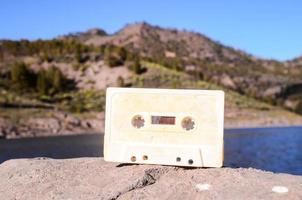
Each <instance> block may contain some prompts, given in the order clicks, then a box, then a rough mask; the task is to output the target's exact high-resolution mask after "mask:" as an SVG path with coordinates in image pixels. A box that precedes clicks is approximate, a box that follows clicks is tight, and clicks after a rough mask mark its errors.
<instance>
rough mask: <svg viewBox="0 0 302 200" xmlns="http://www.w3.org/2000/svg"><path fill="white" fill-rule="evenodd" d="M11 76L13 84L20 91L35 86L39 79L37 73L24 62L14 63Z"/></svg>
mask: <svg viewBox="0 0 302 200" xmlns="http://www.w3.org/2000/svg"><path fill="white" fill-rule="evenodd" d="M10 78H11V83H12V85H13V86H14V87H15V88H16V89H18V90H20V91H21V90H26V89H28V88H32V87H34V85H35V83H36V79H37V77H36V75H35V74H34V73H33V72H32V71H31V70H30V69H29V68H28V66H27V65H26V64H25V63H22V62H17V63H14V64H13V65H12V67H11V74H10Z"/></svg>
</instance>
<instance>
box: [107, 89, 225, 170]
mask: <svg viewBox="0 0 302 200" xmlns="http://www.w3.org/2000/svg"><path fill="white" fill-rule="evenodd" d="M223 117H224V92H223V91H217V90H216V91H215V90H182V89H181V90H176V89H138V88H137V89H136V88H108V89H107V92H106V122H105V140H104V159H105V160H106V161H112V162H122V163H146V164H162V165H178V166H193V167H221V166H222V164H223Z"/></svg>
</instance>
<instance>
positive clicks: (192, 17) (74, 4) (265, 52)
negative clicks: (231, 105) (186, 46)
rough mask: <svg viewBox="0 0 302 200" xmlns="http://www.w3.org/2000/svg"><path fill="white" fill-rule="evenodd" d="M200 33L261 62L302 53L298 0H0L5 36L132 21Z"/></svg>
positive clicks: (111, 27) (46, 34) (109, 27)
mask: <svg viewBox="0 0 302 200" xmlns="http://www.w3.org/2000/svg"><path fill="white" fill-rule="evenodd" d="M138 21H146V22H148V23H151V24H153V25H159V26H162V27H172V28H180V29H182V28H184V29H186V30H193V31H197V32H201V33H203V34H205V35H207V36H209V37H210V38H212V39H214V40H217V41H220V42H221V43H223V44H226V45H229V46H232V47H235V48H237V49H241V50H244V51H246V52H248V53H251V54H253V55H256V56H259V57H262V58H274V59H278V60H286V59H292V58H294V57H296V56H299V55H302V38H301V36H302V1H299V0H286V1H285V0H283V1H281V0H280V1H278V0H253V1H251V0H250V1H248V0H229V1H222V0H220V1H218V0H217V1H215V0H199V1H198V0H185V1H180V0H179V1H176V0H174V1H170V0H152V1H144V0H128V1H125V0H124V1H121V0H120V1H117V0H107V1H102V0H98V1H97V0H81V1H80V0H52V1H50V0H24V1H22V0H19V1H17V0H1V2H0V38H6V39H20V38H27V39H38V38H42V39H44V38H46V39H49V38H53V37H56V36H58V35H62V34H66V33H70V32H76V31H84V30H86V29H89V28H92V27H100V28H102V29H104V30H106V31H107V32H109V33H114V32H115V31H118V30H119V29H121V28H122V27H123V26H124V25H125V24H127V23H133V22H138Z"/></svg>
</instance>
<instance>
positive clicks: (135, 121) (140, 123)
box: [131, 115, 145, 128]
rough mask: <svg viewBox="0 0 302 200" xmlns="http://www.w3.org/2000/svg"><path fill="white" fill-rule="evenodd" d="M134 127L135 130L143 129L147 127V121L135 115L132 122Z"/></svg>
mask: <svg viewBox="0 0 302 200" xmlns="http://www.w3.org/2000/svg"><path fill="white" fill-rule="evenodd" d="M131 124H132V126H134V127H135V128H141V127H143V126H144V125H145V120H144V118H143V116H141V115H135V116H134V117H133V118H132V121H131Z"/></svg>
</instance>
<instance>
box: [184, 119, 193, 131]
mask: <svg viewBox="0 0 302 200" xmlns="http://www.w3.org/2000/svg"><path fill="white" fill-rule="evenodd" d="M181 126H182V128H183V129H185V130H186V131H189V130H192V129H193V128H194V127H195V122H194V120H193V119H192V118H191V117H185V118H183V120H182V121H181Z"/></svg>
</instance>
